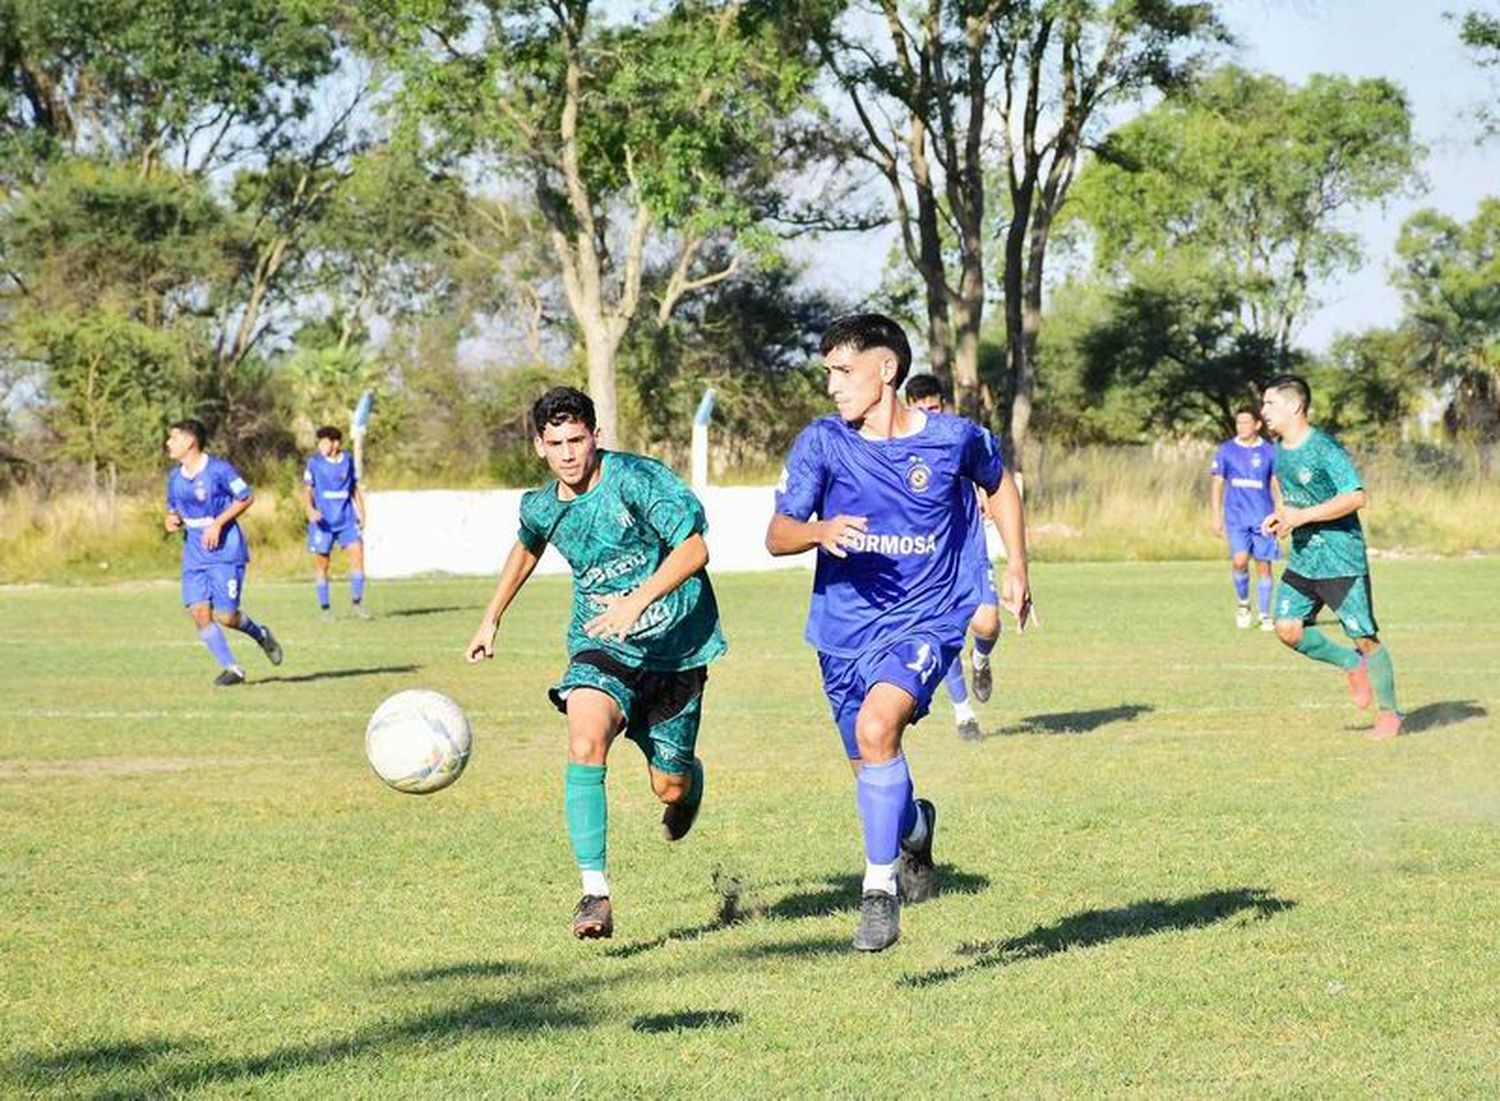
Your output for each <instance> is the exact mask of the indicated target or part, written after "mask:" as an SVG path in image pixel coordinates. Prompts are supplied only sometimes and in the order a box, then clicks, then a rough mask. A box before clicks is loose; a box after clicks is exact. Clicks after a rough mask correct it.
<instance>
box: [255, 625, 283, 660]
mask: <svg viewBox="0 0 1500 1101" xmlns="http://www.w3.org/2000/svg"><path fill="white" fill-rule="evenodd" d="M261 629H262V630H263V631H265V636H264V637H263V638H261V640H260V649H261V653H263V654H265V655H266V660H267V661H269V662H270V663H271V664H272V665H280V664H281V659H282V658H283V657H285V656H286V655H285V654H283V653H282V652H281V643H279V642H277V641H276V636H275V635H273V634H272V633H271V628H269V627H265V626H262V628H261Z"/></svg>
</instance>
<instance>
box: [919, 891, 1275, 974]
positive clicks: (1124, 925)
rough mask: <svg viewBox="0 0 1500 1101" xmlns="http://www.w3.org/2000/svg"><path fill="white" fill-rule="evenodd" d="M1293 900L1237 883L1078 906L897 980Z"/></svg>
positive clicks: (1251, 914)
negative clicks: (948, 963) (961, 959)
mask: <svg viewBox="0 0 1500 1101" xmlns="http://www.w3.org/2000/svg"><path fill="white" fill-rule="evenodd" d="M1296 905H1297V904H1296V903H1295V902H1292V901H1290V900H1287V899H1281V898H1276V897H1274V896H1273V895H1271V894H1270V892H1268V891H1266V890H1264V889H1263V888H1260V887H1236V888H1233V889H1231V890H1224V891H1206V892H1204V893H1203V894H1200V895H1192V896H1191V897H1188V898H1179V899H1171V900H1167V899H1159V898H1148V899H1141V900H1140V901H1137V902H1132V903H1130V904H1129V905H1127V906H1117V907H1115V908H1114V909H1110V910H1083V911H1081V912H1079V913H1076V914H1072V915H1069V916H1068V917H1065V918H1063V919H1062V920H1061V921H1058V922H1055V923H1053V924H1052V925H1039V926H1037V927H1036V928H1035V929H1032V930H1031V931H1030V932H1029V933H1023V934H1022V935H1021V936H1019V937H1010V938H1008V939H1006V940H990V941H975V942H970V943H967V944H961V945H959V947H958V949H957V951H958V954H959V955H960V956H968V957H971V958H972V960H973V962H971V963H966V964H960V965H959V966H956V967H940V968H936V969H935V970H932V971H924V972H921V973H920V974H916V975H906V976H904V977H903V978H902V979H901V985H902V986H915V987H922V986H937V985H938V984H940V983H945V982H950V981H951V980H953V979H957V978H961V977H963V976H964V975H967V974H969V973H970V972H972V971H978V970H981V969H984V968H990V967H1009V966H1011V965H1013V964H1018V963H1027V962H1030V961H1033V960H1042V959H1046V958H1047V957H1048V956H1055V955H1057V954H1058V953H1060V952H1067V951H1069V950H1071V949H1074V948H1093V947H1095V946H1096V945H1100V944H1107V943H1109V942H1110V941H1112V940H1123V939H1124V938H1126V937H1149V936H1152V935H1154V934H1156V933H1166V932H1171V931H1174V930H1186V929H1201V928H1203V927H1204V926H1207V925H1216V924H1218V923H1219V922H1221V921H1228V920H1229V919H1230V918H1233V917H1236V916H1243V918H1244V920H1245V921H1263V920H1265V919H1267V918H1270V917H1272V916H1273V915H1275V914H1279V913H1281V912H1282V911H1283V910H1290V909H1291V908H1292V907H1294V906H1296Z"/></svg>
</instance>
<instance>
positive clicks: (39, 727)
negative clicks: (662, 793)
mask: <svg viewBox="0 0 1500 1101" xmlns="http://www.w3.org/2000/svg"><path fill="white" fill-rule="evenodd" d="M1225 572H1226V571H1225V569H1224V568H1223V567H1222V566H1220V565H1218V564H1209V563H1201V564H1126V565H1050V566H1047V565H1044V566H1041V567H1038V569H1037V572H1036V576H1035V578H1034V585H1035V589H1036V592H1037V598H1038V602H1039V604H1040V606H1041V610H1042V614H1043V617H1044V620H1045V627H1044V629H1043V630H1042V631H1040V632H1037V633H1035V634H1032V633H1028V634H1027V635H1026V636H1025V637H1024V638H1017V637H1015V636H1014V635H1011V636H1007V638H1006V640H1005V641H1004V642H1003V643H1002V646H1001V650H1000V676H999V681H998V684H997V691H996V696H995V699H994V700H993V701H992V702H991V703H990V704H988V705H986V706H985V707H984V708H982V717H983V719H984V721H985V729H986V731H987V733H988V735H989V736H988V737H987V738H986V739H985V740H984V741H982V742H980V743H978V744H962V743H960V742H959V741H958V740H957V739H956V738H955V736H954V734H953V728H952V716H951V710H950V709H949V706H948V704H947V703H946V697H942V698H941V702H939V703H938V704H937V706H936V708H935V710H934V714H933V716H932V717H931V718H930V719H929V720H927V721H926V722H924V723H923V724H922V725H921V726H919V727H918V728H916V730H915V731H914V732H913V733H912V734H911V736H910V738H909V740H908V751H909V754H910V756H911V758H912V763H913V771H914V774H915V776H916V778H917V782H918V786H919V790H920V791H921V792H923V793H924V794H926V795H928V796H929V797H931V798H933V799H934V800H935V801H936V802H937V803H938V805H939V807H940V810H941V820H940V830H939V837H938V848H939V862H940V864H941V865H943V867H944V871H945V877H946V884H947V890H946V892H945V893H944V894H943V895H942V896H941V897H939V898H937V899H935V900H933V901H931V902H929V903H927V904H924V905H922V906H920V907H909V908H907V909H906V911H905V912H904V913H903V934H902V939H901V942H900V943H899V944H898V945H896V946H895V947H894V948H893V949H891V950H890V951H888V952H885V953H883V954H881V955H879V956H874V957H869V956H862V955H858V954H856V953H854V952H853V951H852V950H851V949H850V948H849V946H848V941H849V937H850V934H851V932H852V929H853V924H854V911H853V908H854V906H855V904H856V901H857V895H858V881H857V873H858V872H859V870H860V869H861V868H862V866H863V855H862V851H861V847H860V841H859V833H858V825H857V820H856V817H855V811H854V800H853V796H852V785H851V782H850V777H849V774H848V769H847V766H846V765H845V764H844V762H843V760H842V757H841V753H840V751H839V746H838V741H837V736H836V735H835V734H834V732H833V730H832V726H831V723H830V721H829V718H828V715H827V711H826V707H825V705H824V703H823V701H822V697H821V694H820V692H819V685H818V681H817V675H816V663H815V660H814V657H813V655H812V654H811V652H810V651H809V650H808V649H807V648H806V646H805V645H804V644H803V643H802V642H801V639H800V629H801V618H802V614H803V611H804V608H805V602H806V591H807V585H808V578H807V575H805V574H802V573H792V574H780V575H766V576H726V577H722V578H720V579H719V580H718V585H719V590H720V594H721V600H722V603H723V606H724V618H725V626H726V631H727V633H728V635H729V637H730V640H731V646H732V653H731V655H730V657H728V658H727V659H725V660H724V661H723V662H722V663H721V664H720V665H718V666H717V667H716V668H715V670H714V673H713V676H712V679H711V681H710V687H709V691H708V700H707V706H706V722H705V732H704V736H703V739H702V741H701V743H700V745H701V748H702V750H703V754H704V756H705V758H706V759H707V760H708V762H709V767H710V770H711V771H710V777H709V796H708V798H709V800H710V802H709V803H707V804H706V806H705V809H704V812H703V815H702V817H701V818H700V820H699V823H698V827H697V829H696V830H695V832H694V834H693V835H692V836H691V837H689V838H688V839H687V840H685V841H684V842H682V843H681V844H680V845H678V846H676V847H668V846H667V845H666V844H665V843H664V842H663V841H661V839H660V837H659V833H658V825H657V818H658V811H657V809H656V806H655V804H654V801H653V800H652V799H651V797H650V793H649V791H648V789H647V785H646V782H645V774H644V768H643V767H642V764H641V759H640V757H639V754H638V753H637V752H636V750H635V749H634V747H633V746H630V745H628V744H625V743H621V744H620V745H619V747H618V748H617V751H616V754H615V758H614V761H613V765H614V767H613V769H612V774H611V779H610V781H609V785H610V796H611V844H610V861H611V870H612V877H611V878H612V881H613V884H614V889H615V893H616V918H617V930H616V935H615V939H614V940H613V941H611V942H604V943H601V944H580V943H576V942H574V941H573V940H572V939H571V938H570V936H569V935H568V929H567V922H568V918H569V914H570V910H571V906H572V903H573V902H574V900H575V897H576V895H577V881H576V873H575V872H574V870H573V867H572V862H571V858H570V855H569V851H568V846H567V841H566V837H565V835H564V832H563V827H562V807H561V803H562V799H561V773H562V754H563V743H562V738H561V722H560V719H559V718H558V717H557V716H556V715H555V714H553V713H551V711H550V708H549V707H548V705H547V704H546V701H545V698H544V689H545V687H546V686H547V685H548V684H549V683H550V678H551V677H553V676H554V675H555V674H556V673H557V672H558V670H559V668H560V664H561V617H562V616H563V615H564V614H565V608H566V597H567V588H566V584H565V583H564V582H561V581H554V580H538V581H536V582H533V584H532V585H531V586H530V587H529V588H528V589H527V591H526V592H525V593H524V594H523V596H522V598H521V600H520V602H519V603H518V605H517V607H516V609H515V611H514V612H513V614H512V616H511V618H510V620H509V621H508V622H507V624H506V626H505V629H504V631H503V632H502V636H501V656H500V657H499V658H498V659H497V660H496V661H494V662H492V663H490V664H488V665H486V666H484V667H482V668H476V667H468V666H466V665H464V664H463V663H462V661H461V660H460V658H459V651H460V650H461V648H462V646H463V644H464V642H465V641H466V640H467V639H468V636H469V634H470V632H471V631H472V629H473V626H474V623H475V621H476V620H477V618H478V616H479V611H480V607H481V605H482V603H483V601H484V600H485V598H486V597H487V595H488V591H489V583H488V582H486V581H484V580H464V581H453V580H445V581H432V582H414V583H406V584H385V585H377V586H375V587H374V589H373V591H372V596H371V604H372V606H373V607H375V609H376V610H377V611H379V612H380V613H381V614H380V617H379V618H377V619H376V620H375V621H373V622H368V623H361V622H356V621H352V620H346V621H340V622H338V623H335V624H321V623H318V622H317V621H316V620H315V618H314V614H313V608H312V606H311V605H312V601H311V596H310V593H309V591H308V586H305V585H291V584H257V583H256V581H255V579H254V577H253V575H252V579H251V583H250V600H249V602H248V604H247V607H248V608H249V609H250V610H251V611H253V612H254V614H256V615H257V617H259V618H261V619H263V620H265V621H267V622H269V623H270V624H272V625H273V626H274V627H275V628H276V630H277V633H278V634H279V635H280V636H281V638H282V641H283V642H284V643H285V645H286V648H287V653H288V657H287V661H286V664H285V665H283V666H282V667H281V668H280V669H277V670H272V669H270V668H269V667H268V666H266V664H265V663H264V661H263V660H262V659H261V657H260V655H259V654H258V653H255V652H254V651H253V649H251V648H250V647H248V646H247V645H245V642H246V640H244V639H243V638H242V637H241V636H236V637H235V638H234V640H233V641H235V643H236V646H237V649H238V650H239V651H240V652H241V653H242V655H243V656H244V658H245V663H246V665H247V667H248V668H249V669H250V670H251V672H252V676H253V677H254V679H255V682H254V683H252V684H249V685H247V686H245V687H243V688H238V689H234V690H228V691H215V690H213V689H210V688H209V687H208V685H209V681H210V680H211V678H212V676H213V667H212V664H211V662H210V660H209V658H208V657H207V655H206V654H205V653H204V652H203V650H202V648H201V646H200V645H199V644H198V642H197V640H196V638H195V637H194V634H193V632H192V630H191V629H190V627H189V625H188V623H187V621H186V618H185V617H184V615H183V614H182V612H181V610H180V609H179V608H178V607H177V601H176V588H175V585H174V584H168V583H162V584H152V585H139V586H124V587H116V588H107V589H80V588H72V589H49V588H35V589H8V590H3V591H0V699H3V700H4V707H3V713H0V953H3V960H4V963H3V968H0V1095H23V1096H24V1095H31V1094H35V1095H63V1096H87V1097H105V1096H108V1097H132V1096H141V1095H152V1096H159V1095H163V1094H169V1095H170V1094H192V1095H194V1096H212V1097H219V1096H222V1097H242V1096H246V1095H263V1094H269V1095H275V1096H295V1097H326V1096H351V1097H377V1096H382V1097H413V1096H518V1095H520V1096H543V1095H546V1096H552V1095H559V1094H578V1095H580V1096H611V1095H614V1096H630V1097H653V1098H655V1097H673V1096H680V1097H688V1096H694V1097H715V1096H723V1097H734V1096H744V1095H755V1096H767V1095H775V1096H793V1095H807V1094H814V1095H835V1094H837V1095H859V1096H881V1097H898V1096H901V1097H910V1096H913V1095H916V1096H927V1095H935V1094H936V1095H947V1096H956V1095H998V1094H1021V1095H1027V1096H1050V1097H1074V1096H1080V1095H1111V1096H1113V1095H1139V1096H1162V1095H1177V1096H1180V1095H1199V1096H1205V1095H1214V1096H1218V1095H1238V1096H1243V1095H1250V1094H1254V1095H1271V1096H1288V1095H1291V1096H1307V1097H1324V1096H1329V1095H1334V1096H1340V1095H1342V1096H1368V1095H1371V1094H1375V1095H1380V1096H1412V1097H1417V1096H1421V1097H1430V1096H1439V1095H1441V1096H1463V1095H1469V1096H1494V1095H1495V1094H1496V1092H1497V1090H1500V947H1497V940H1496V929H1497V928H1500V616H1497V614H1496V613H1497V611H1500V604H1497V597H1496V594H1497V593H1500V561H1497V560H1494V559H1475V560H1452V561H1395V562H1381V563H1379V564H1378V565H1377V572H1376V578H1375V581H1376V599H1377V609H1378V611H1379V613H1380V617H1381V619H1382V621H1383V624H1384V626H1385V637H1386V639H1387V641H1388V642H1389V644H1390V645H1391V647H1392V651H1393V653H1394V655H1395V658H1396V662H1397V672H1398V675H1399V677H1400V682H1401V687H1402V691H1403V695H1404V704H1405V706H1406V708H1407V709H1408V711H1409V712H1410V719H1409V731H1410V733H1409V734H1408V735H1407V736H1405V737H1403V738H1401V739H1399V740H1398V741H1396V742H1393V743H1389V744H1384V745H1377V744H1372V743H1370V742H1367V741H1366V740H1365V738H1364V734H1363V731H1364V728H1365V727H1366V726H1367V725H1368V717H1366V716H1361V715H1359V714H1358V713H1356V712H1355V711H1354V710H1353V709H1352V707H1351V706H1350V704H1349V703H1348V699H1347V695H1346V693H1345V690H1344V688H1343V685H1342V681H1341V678H1340V677H1339V676H1338V675H1337V674H1336V673H1333V672H1329V671H1326V670H1325V669H1324V668H1323V667H1315V666H1313V665H1312V664H1311V663H1309V662H1307V661H1305V660H1303V659H1300V658H1297V657H1296V656H1294V655H1291V654H1289V653H1287V652H1285V651H1284V650H1283V649H1282V647H1281V646H1280V645H1279V644H1278V643H1276V642H1275V640H1274V638H1272V637H1271V636H1269V635H1263V634H1261V633H1260V632H1258V631H1248V632H1239V631H1235V630H1234V629H1233V626H1232V624H1231V614H1230V613H1231V606H1230V601H1229V598H1228V581H1227V578H1226V577H1225ZM339 596H340V598H341V599H342V596H343V594H342V592H340V594H339ZM418 685H422V686H429V687H433V688H436V689H439V690H441V691H444V692H447V693H449V694H451V695H452V696H454V697H455V698H457V699H458V700H459V701H460V702H461V703H462V704H463V705H464V706H465V707H466V708H467V710H468V711H469V714H470V716H471V718H472V719H473V722H474V725H475V729H476V744H475V751H474V757H473V760H472V762H471V765H470V768H469V771H468V773H467V774H466V775H465V776H464V777H463V778H462V779H461V780H460V781H459V782H458V784H457V785H455V786H454V787H452V788H450V789H448V790H447V791H444V792H441V793H439V794H437V795H433V796H428V797H420V798H418V797H411V796H403V795H398V794H396V793H395V792H392V791H390V790H388V789H386V788H385V787H384V786H383V785H381V784H380V783H379V782H378V781H377V780H376V779H375V778H374V777H373V776H372V775H371V773H370V772H369V770H368V768H367V766H366V764H365V762H364V758H363V753H362V734H363V727H364V720H365V717H366V716H367V715H368V713H369V711H370V710H371V709H372V708H373V707H374V705H375V704H376V703H377V702H378V701H379V700H380V699H381V698H382V697H384V696H385V695H386V694H388V693H390V692H393V691H395V690H397V689H400V688H404V687H411V686H418ZM731 880H733V881H737V882H738V883H739V884H740V885H741V886H740V893H739V896H738V901H737V907H736V909H737V910H738V914H737V918H738V920H734V921H726V920H725V913H724V911H725V909H726V906H725V904H724V901H723V899H724V891H725V890H726V889H727V888H726V887H725V885H726V884H727V883H729V882H730V881H731Z"/></svg>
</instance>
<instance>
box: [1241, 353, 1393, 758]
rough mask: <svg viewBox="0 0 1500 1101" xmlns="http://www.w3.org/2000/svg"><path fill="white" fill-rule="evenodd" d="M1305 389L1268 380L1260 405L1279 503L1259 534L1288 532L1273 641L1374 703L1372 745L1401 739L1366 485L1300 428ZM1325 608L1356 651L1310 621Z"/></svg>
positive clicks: (1361, 702)
mask: <svg viewBox="0 0 1500 1101" xmlns="http://www.w3.org/2000/svg"><path fill="white" fill-rule="evenodd" d="M1311 403H1312V392H1311V390H1310V389H1309V388H1308V385H1307V383H1306V382H1305V381H1304V380H1303V379H1301V378H1298V377H1297V376H1296V375H1280V376H1278V377H1276V378H1274V379H1272V380H1271V381H1270V382H1268V383H1267V384H1266V389H1265V394H1264V397H1263V400H1262V404H1261V413H1262V419H1263V420H1264V421H1265V423H1266V427H1267V428H1269V429H1270V430H1271V431H1272V432H1274V433H1275V434H1276V436H1277V438H1278V440H1279V441H1280V442H1279V443H1278V445H1277V448H1276V478H1277V480H1278V481H1279V482H1280V483H1281V495H1282V503H1281V505H1280V507H1278V508H1277V509H1276V511H1275V512H1273V513H1272V514H1271V515H1270V516H1268V517H1266V520H1265V524H1264V525H1263V527H1264V530H1265V531H1266V533H1267V534H1269V535H1275V536H1277V537H1278V538H1279V537H1283V536H1290V537H1291V543H1292V549H1291V553H1290V555H1289V557H1288V560H1287V568H1286V570H1285V571H1284V572H1283V573H1282V575H1281V585H1280V587H1279V588H1278V589H1277V592H1276V636H1277V637H1278V638H1280V639H1281V641H1282V642H1284V643H1286V644H1287V645H1288V646H1290V647H1292V648H1293V649H1294V650H1296V651H1298V652H1299V653H1302V654H1306V655H1307V656H1308V657H1310V658H1312V659H1313V660H1314V661H1323V662H1327V663H1328V664H1330V665H1336V666H1338V667H1339V668H1340V669H1343V670H1344V671H1345V672H1346V673H1347V674H1348V676H1349V688H1350V691H1351V692H1352V693H1353V695H1354V702H1355V703H1356V704H1357V705H1358V706H1359V707H1361V708H1365V707H1369V706H1370V699H1371V695H1372V691H1371V690H1372V687H1373V695H1374V698H1375V699H1376V700H1377V701H1378V703H1379V711H1378V713H1377V714H1376V716H1375V728H1374V730H1373V731H1371V733H1370V737H1371V738H1373V739H1375V740H1377V741H1384V740H1386V739H1388V738H1394V737H1395V736H1396V735H1398V734H1400V733H1401V711H1400V708H1399V707H1398V706H1397V703H1396V673H1395V669H1394V667H1393V666H1392V664H1391V655H1390V653H1389V651H1387V649H1386V648H1385V647H1384V646H1383V645H1381V643H1380V640H1379V638H1377V637H1376V632H1377V627H1376V624H1375V605H1374V601H1373V599H1372V597H1371V593H1370V567H1369V562H1368V560H1367V558H1366V555H1365V533H1364V529H1363V528H1361V527H1360V523H1359V515H1358V514H1359V510H1360V509H1362V508H1364V507H1365V505H1366V504H1367V503H1368V497H1367V495H1366V494H1365V490H1364V483H1363V482H1362V481H1361V480H1360V477H1359V472H1358V471H1357V470H1355V469H1354V463H1353V462H1352V461H1351V460H1350V458H1349V455H1348V453H1347V452H1345V451H1344V449H1343V448H1342V447H1340V446H1339V444H1338V442H1337V441H1336V440H1334V439H1333V437H1332V436H1329V435H1328V434H1327V433H1325V432H1322V431H1319V430H1318V429H1316V428H1314V427H1312V426H1311V425H1310V424H1308V421H1307V413H1308V407H1309V406H1310V405H1311ZM1324 605H1327V606H1328V607H1329V608H1331V609H1332V610H1333V612H1334V614H1335V615H1337V616H1338V618H1339V625H1340V626H1341V627H1343V629H1344V634H1346V635H1348V636H1349V638H1350V639H1352V640H1353V642H1354V648H1353V649H1350V648H1349V647H1347V646H1341V645H1339V644H1338V643H1336V642H1334V641H1333V640H1332V639H1331V638H1329V637H1328V636H1327V635H1325V634H1324V633H1323V632H1322V631H1320V630H1319V629H1318V628H1317V626H1316V625H1315V624H1316V622H1317V618H1318V611H1319V609H1321V608H1322V607H1323V606H1324Z"/></svg>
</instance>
